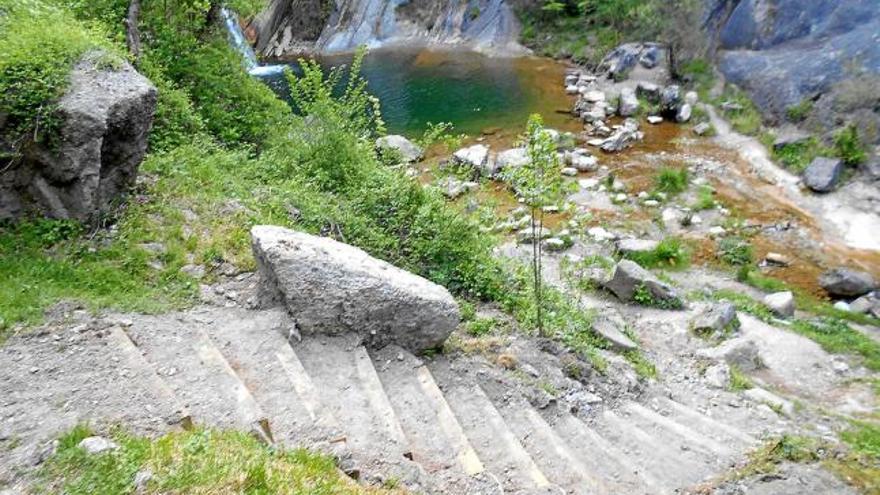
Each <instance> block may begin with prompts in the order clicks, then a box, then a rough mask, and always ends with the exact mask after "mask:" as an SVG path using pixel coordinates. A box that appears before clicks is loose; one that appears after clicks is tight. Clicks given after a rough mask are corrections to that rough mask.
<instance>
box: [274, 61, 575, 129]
mask: <svg viewBox="0 0 880 495" xmlns="http://www.w3.org/2000/svg"><path fill="white" fill-rule="evenodd" d="M319 61H320V62H321V64H322V65H324V66H325V67H331V66H338V65H342V64H348V63H350V62H351V58H350V57H342V56H340V57H327V58H323V59H320V60H319ZM291 67H292V69H294V72H296V70H297V67H296V64H292V65H291ZM564 74H565V67H564V66H563V65H561V64H559V63H556V62H554V61H552V60H547V59H541V58H515V59H514V58H492V57H487V56H483V55H481V54H478V53H472V52H432V51H425V50H420V51H402V50H383V51H376V52H372V53H370V54H368V55H367V57H366V59H365V61H364V66H363V75H364V77H365V78H366V79H367V82H368V88H369V91H370V92H371V93H372V94H374V95H376V96H377V97H378V98H379V100H380V101H381V104H382V115H383V118H384V119H385V122H386V124H387V126H388V130H389V132H391V133H398V134H405V135H409V136H417V135H420V134H421V133H422V132H423V131H424V129H425V128H426V126H427V123H428V122H433V123H438V122H451V123H452V124H454V125H455V129H456V131H457V132H464V133H467V134H470V135H475V134H479V133H480V132H481V131H484V130H487V129H501V130H512V129H517V130H519V129H523V128H524V126H525V123H526V121H527V119H528V116H529V115H530V114H532V113H540V114H542V115H543V116H544V118H545V121H546V122H547V123H548V125H553V126H555V127H565V126H570V125H571V119H569V118H568V117H567V116H564V115H563V114H562V113H560V112H561V111H562V110H565V109H568V108H570V106H571V103H572V102H571V100H570V99H569V97H567V96H566V95H565V94H564V89H563V87H562V81H563V77H564ZM268 82H269V84H270V85H272V86H273V87H274V88H276V90H278V91H279V92H281V93H282V94H285V93H286V92H285V87H284V86H285V84H284V81H283V77H282V76H273V77H270V78H269V80H268Z"/></svg>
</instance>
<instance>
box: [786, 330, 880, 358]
mask: <svg viewBox="0 0 880 495" xmlns="http://www.w3.org/2000/svg"><path fill="white" fill-rule="evenodd" d="M791 329H792V330H794V331H795V332H797V333H799V334H801V335H803V336H805V337H808V338H810V339H811V340H814V341H815V342H817V343H818V344H819V345H821V346H822V348H823V349H825V350H826V351H828V352H831V353H853V354H858V355H861V356H862V357H863V358H864V365H865V366H866V367H867V368H868V369H871V370H874V371H878V370H880V343H878V342H877V341H875V340H873V339H872V338H871V337H868V336H867V335H865V334H863V333H862V332H859V331H858V330H855V329H853V328H852V327H850V326H849V325H848V324H847V323H846V322H845V321H843V320H840V319H838V318H829V317H822V318H816V319H812V320H795V321H794V322H792V325H791Z"/></svg>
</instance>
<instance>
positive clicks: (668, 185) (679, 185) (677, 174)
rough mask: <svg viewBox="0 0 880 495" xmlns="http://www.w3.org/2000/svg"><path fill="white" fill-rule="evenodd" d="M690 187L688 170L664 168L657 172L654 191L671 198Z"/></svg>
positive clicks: (683, 168)
mask: <svg viewBox="0 0 880 495" xmlns="http://www.w3.org/2000/svg"><path fill="white" fill-rule="evenodd" d="M687 186H688V171H687V168H685V167H681V168H672V167H663V168H661V169H660V171H659V172H657V178H656V179H655V180H654V189H655V190H656V191H658V192H662V193H666V194H669V195H671V196H674V195H676V194H679V193H682V192H684V191H685V189H687Z"/></svg>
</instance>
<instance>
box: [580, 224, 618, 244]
mask: <svg viewBox="0 0 880 495" xmlns="http://www.w3.org/2000/svg"><path fill="white" fill-rule="evenodd" d="M587 234H588V235H589V236H590V237H592V238H593V239H595V240H597V241H613V240H614V239H616V238H617V236H616V235H614V234H612V233H611V232H608V231H607V230H605V229H604V228H603V227H591V228H590V229H588V230H587Z"/></svg>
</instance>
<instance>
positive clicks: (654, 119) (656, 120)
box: [648, 115, 663, 125]
mask: <svg viewBox="0 0 880 495" xmlns="http://www.w3.org/2000/svg"><path fill="white" fill-rule="evenodd" d="M662 122H663V117H661V116H659V115H648V123H649V124H651V125H657V124H660V123H662Z"/></svg>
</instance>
